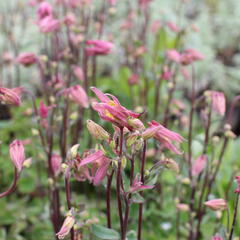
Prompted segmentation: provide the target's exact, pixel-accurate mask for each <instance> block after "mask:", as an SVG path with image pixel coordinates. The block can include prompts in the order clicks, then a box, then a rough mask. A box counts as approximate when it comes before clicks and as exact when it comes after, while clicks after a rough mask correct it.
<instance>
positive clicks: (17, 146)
mask: <svg viewBox="0 0 240 240" xmlns="http://www.w3.org/2000/svg"><path fill="white" fill-rule="evenodd" d="M9 152H10V157H11V160H12V162H13V164H14V165H15V167H16V168H17V170H18V172H21V170H22V168H23V163H24V160H25V150H24V146H23V143H22V141H20V140H14V141H13V142H12V143H11V144H10V149H9Z"/></svg>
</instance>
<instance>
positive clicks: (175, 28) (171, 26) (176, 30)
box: [167, 22, 180, 33]
mask: <svg viewBox="0 0 240 240" xmlns="http://www.w3.org/2000/svg"><path fill="white" fill-rule="evenodd" d="M167 26H168V27H169V29H170V30H172V31H173V32H175V33H178V32H179V31H180V28H179V27H178V26H177V25H176V24H175V23H173V22H167Z"/></svg>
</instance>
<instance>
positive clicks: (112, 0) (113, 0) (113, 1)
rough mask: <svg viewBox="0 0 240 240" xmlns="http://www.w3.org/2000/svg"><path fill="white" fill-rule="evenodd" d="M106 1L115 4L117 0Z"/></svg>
mask: <svg viewBox="0 0 240 240" xmlns="http://www.w3.org/2000/svg"><path fill="white" fill-rule="evenodd" d="M108 3H109V4H110V5H112V6H115V5H116V3H117V0H108Z"/></svg>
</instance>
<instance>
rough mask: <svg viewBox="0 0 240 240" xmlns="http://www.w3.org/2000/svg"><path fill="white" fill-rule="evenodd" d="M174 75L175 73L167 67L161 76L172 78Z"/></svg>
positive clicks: (167, 78) (166, 78)
mask: <svg viewBox="0 0 240 240" xmlns="http://www.w3.org/2000/svg"><path fill="white" fill-rule="evenodd" d="M172 75H173V74H172V72H171V71H169V70H167V69H165V70H164V71H163V73H162V76H161V78H162V79H164V80H170V79H171V77H172Z"/></svg>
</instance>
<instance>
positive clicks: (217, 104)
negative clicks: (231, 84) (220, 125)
mask: <svg viewBox="0 0 240 240" xmlns="http://www.w3.org/2000/svg"><path fill="white" fill-rule="evenodd" d="M206 94H207V95H209V96H210V98H211V100H212V108H213V110H214V111H215V112H216V113H218V114H219V115H221V116H224V115H225V112H226V99H225V96H224V93H222V92H218V91H207V92H206Z"/></svg>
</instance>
